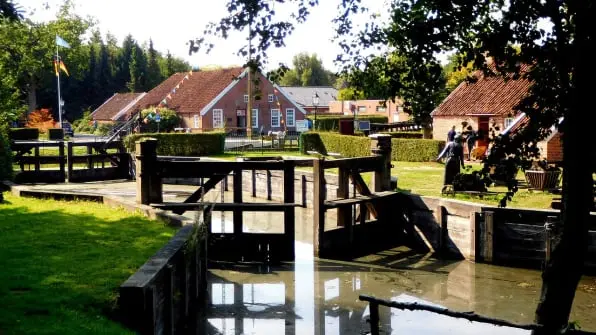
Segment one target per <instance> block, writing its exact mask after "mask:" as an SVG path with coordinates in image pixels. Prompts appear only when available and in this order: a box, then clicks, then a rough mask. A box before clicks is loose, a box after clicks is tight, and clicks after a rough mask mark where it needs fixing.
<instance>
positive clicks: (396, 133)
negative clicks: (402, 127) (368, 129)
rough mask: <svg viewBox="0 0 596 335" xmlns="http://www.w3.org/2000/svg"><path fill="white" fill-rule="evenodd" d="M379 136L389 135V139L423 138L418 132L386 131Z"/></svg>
mask: <svg viewBox="0 0 596 335" xmlns="http://www.w3.org/2000/svg"><path fill="white" fill-rule="evenodd" d="M381 134H387V135H391V138H410V139H412V138H423V137H424V134H422V132H418V131H388V132H382V133H381Z"/></svg>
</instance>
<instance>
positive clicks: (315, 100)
mask: <svg viewBox="0 0 596 335" xmlns="http://www.w3.org/2000/svg"><path fill="white" fill-rule="evenodd" d="M312 105H313V106H315V122H313V128H314V129H315V130H316V129H317V128H316V125H317V107H318V106H319V94H318V93H317V92H315V95H313V96H312Z"/></svg>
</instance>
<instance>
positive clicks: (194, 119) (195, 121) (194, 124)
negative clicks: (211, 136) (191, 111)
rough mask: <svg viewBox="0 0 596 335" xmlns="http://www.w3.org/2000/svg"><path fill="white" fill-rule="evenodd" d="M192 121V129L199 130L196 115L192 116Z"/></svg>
mask: <svg viewBox="0 0 596 335" xmlns="http://www.w3.org/2000/svg"><path fill="white" fill-rule="evenodd" d="M192 120H193V126H194V127H193V128H199V116H198V115H195V116H193V118H192Z"/></svg>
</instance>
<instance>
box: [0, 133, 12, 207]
mask: <svg viewBox="0 0 596 335" xmlns="http://www.w3.org/2000/svg"><path fill="white" fill-rule="evenodd" d="M11 178H12V151H11V150H10V143H9V141H8V136H6V133H5V131H4V130H3V129H0V181H2V180H10V179H11ZM2 191H3V186H2V185H0V200H1V199H2Z"/></svg>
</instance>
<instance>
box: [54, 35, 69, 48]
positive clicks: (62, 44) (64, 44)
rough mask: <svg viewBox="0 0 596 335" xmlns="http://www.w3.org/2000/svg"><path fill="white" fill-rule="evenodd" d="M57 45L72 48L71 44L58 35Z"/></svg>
mask: <svg viewBox="0 0 596 335" xmlns="http://www.w3.org/2000/svg"><path fill="white" fill-rule="evenodd" d="M56 45H59V46H61V47H63V48H70V44H68V42H66V41H65V40H63V39H62V37H60V36H58V35H56Z"/></svg>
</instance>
